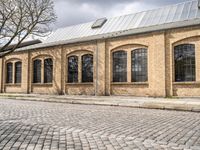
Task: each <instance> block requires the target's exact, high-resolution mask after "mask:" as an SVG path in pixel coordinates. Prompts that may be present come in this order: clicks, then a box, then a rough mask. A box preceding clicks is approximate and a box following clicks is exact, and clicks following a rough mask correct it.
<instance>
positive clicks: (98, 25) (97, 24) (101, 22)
mask: <svg viewBox="0 0 200 150" xmlns="http://www.w3.org/2000/svg"><path fill="white" fill-rule="evenodd" d="M106 21H107V19H106V18H101V19H98V20H96V21H95V22H94V24H93V25H92V29H95V28H101V27H102V26H103V25H104V24H105V23H106Z"/></svg>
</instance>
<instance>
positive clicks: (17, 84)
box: [5, 83, 21, 86]
mask: <svg viewBox="0 0 200 150" xmlns="http://www.w3.org/2000/svg"><path fill="white" fill-rule="evenodd" d="M5 86H21V83H6V84H5Z"/></svg>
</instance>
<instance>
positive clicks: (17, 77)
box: [15, 62, 22, 83]
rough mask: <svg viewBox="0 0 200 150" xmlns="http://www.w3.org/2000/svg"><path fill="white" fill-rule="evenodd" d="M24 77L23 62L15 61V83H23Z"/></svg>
mask: <svg viewBox="0 0 200 150" xmlns="http://www.w3.org/2000/svg"><path fill="white" fill-rule="evenodd" d="M21 78H22V63H21V62H16V63H15V83H21Z"/></svg>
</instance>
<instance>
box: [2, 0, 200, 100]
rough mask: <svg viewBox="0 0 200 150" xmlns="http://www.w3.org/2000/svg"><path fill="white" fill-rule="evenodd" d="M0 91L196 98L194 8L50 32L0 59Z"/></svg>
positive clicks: (199, 54) (198, 35)
mask: <svg viewBox="0 0 200 150" xmlns="http://www.w3.org/2000/svg"><path fill="white" fill-rule="evenodd" d="M0 91H1V92H5V93H10V92H14V93H45V94H69V95H82V94H83V95H133V96H155V97H165V96H200V6H199V3H198V1H197V0H192V1H188V2H184V3H180V4H176V5H171V6H166V7H163V8H158V9H154V10H149V11H144V12H140V13H136V14H130V15H126V16H120V17H115V18H108V19H106V18H103V19H99V20H97V21H94V22H89V23H85V24H80V25H75V26H70V27H66V28H61V29H58V30H56V31H55V32H54V33H53V34H51V36H50V37H49V38H48V39H47V40H45V41H44V42H42V43H39V44H35V45H31V46H26V47H23V48H19V49H17V50H16V51H15V52H14V53H12V54H10V55H8V56H6V57H4V58H3V59H0Z"/></svg>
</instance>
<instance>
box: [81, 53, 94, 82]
mask: <svg viewBox="0 0 200 150" xmlns="http://www.w3.org/2000/svg"><path fill="white" fill-rule="evenodd" d="M82 82H93V56H92V55H90V54H86V55H83V56H82Z"/></svg>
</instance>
